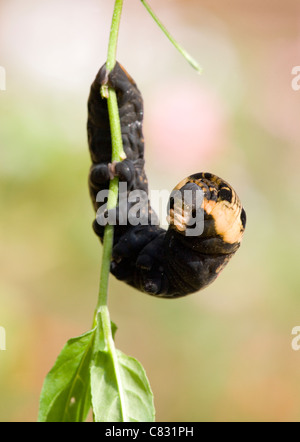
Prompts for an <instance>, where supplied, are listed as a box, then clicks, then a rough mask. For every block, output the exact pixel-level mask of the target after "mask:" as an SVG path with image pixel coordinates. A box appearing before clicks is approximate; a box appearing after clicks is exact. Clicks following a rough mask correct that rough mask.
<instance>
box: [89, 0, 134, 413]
mask: <svg viewBox="0 0 300 442" xmlns="http://www.w3.org/2000/svg"><path fill="white" fill-rule="evenodd" d="M122 7H123V0H116V1H115V7H114V13H113V18H112V24H111V31H110V37H109V44H108V54H107V61H106V70H107V72H110V71H111V70H112V69H113V68H114V66H115V63H116V52H117V42H118V34H119V27H120V19H121V13H122ZM99 93H100V91H99ZM101 93H102V95H104V96H106V97H107V107H108V115H109V122H110V132H111V142H112V158H111V161H112V162H114V161H121V160H122V159H124V158H125V157H126V156H125V153H124V150H123V142H122V133H121V125H120V117H119V109H118V101H117V95H116V92H115V91H114V89H112V88H110V87H109V88H108V90H107V91H106V92H105V93H104V94H103V91H101ZM118 187H119V179H118V178H117V177H115V178H114V179H113V180H111V181H110V184H109V194H108V201H107V209H108V210H111V209H113V208H115V207H116V206H117V202H118ZM113 239H114V227H113V226H111V225H107V226H106V227H105V230H104V238H103V252H102V264H101V275H100V286H99V296H98V302H97V307H96V312H95V317H94V325H95V324H96V323H97V315H98V314H100V315H101V320H102V325H103V333H104V339H105V343H106V346H107V350H108V352H109V353H110V356H111V359H112V361H113V366H114V372H115V377H116V380H117V385H118V388H119V398H120V403H121V413H122V420H123V422H126V421H128V417H127V413H126V404H125V398H124V392H123V388H122V380H121V375H120V372H119V366H118V360H117V358H118V357H117V352H116V348H115V344H114V340H113V336H112V330H111V321H110V315H109V310H108V307H107V295H108V283H109V273H110V263H111V254H112V247H113Z"/></svg>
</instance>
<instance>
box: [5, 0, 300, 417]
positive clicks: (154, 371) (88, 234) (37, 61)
mask: <svg viewBox="0 0 300 442" xmlns="http://www.w3.org/2000/svg"><path fill="white" fill-rule="evenodd" d="M113 3H114V2H113V0H110V1H108V0H90V1H89V2H86V1H84V0H72V1H71V0H64V1H58V0H51V1H50V0H44V1H41V0H40V1H38V0H27V1H26V2H24V1H21V0H0V65H1V66H3V67H4V68H5V70H6V91H0V181H1V186H0V199H1V217H0V232H1V233H0V234H1V241H0V326H1V327H4V328H5V330H6V348H7V349H6V351H0V420H1V421H35V420H36V418H37V411H38V401H39V394H40V390H41V387H42V383H43V380H44V377H45V375H46V373H47V372H48V371H49V369H50V368H51V366H52V365H53V363H54V361H55V359H56V357H57V355H58V354H59V352H60V350H61V349H62V347H63V345H64V344H65V342H66V341H67V339H69V338H71V337H73V336H77V335H79V334H81V333H82V332H84V331H86V330H88V329H89V328H90V326H91V322H92V316H93V311H94V307H95V305H96V300H97V292H98V284H99V273H100V262H101V246H100V244H99V242H98V240H97V238H96V236H95V235H94V233H93V231H92V228H91V224H92V221H93V217H94V213H93V209H92V205H91V202H90V199H89V194H88V188H87V175H88V170H89V165H90V159H89V153H88V147H87V137H86V118H87V110H86V102H87V97H88V93H89V87H90V84H91V82H92V81H93V79H94V77H95V75H96V73H97V71H98V69H99V67H100V66H101V65H102V64H103V62H104V61H105V58H106V51H107V43H108V35H109V27H110V22H111V15H112V10H113ZM151 5H152V7H153V8H154V9H155V11H156V13H157V14H158V16H159V17H160V18H161V20H162V21H163V22H164V24H165V25H166V26H167V28H168V29H169V30H170V31H171V33H172V34H173V35H174V36H175V37H176V38H177V40H179V41H180V42H181V43H182V45H183V46H184V47H185V48H186V49H187V50H188V51H189V52H190V53H191V54H192V55H193V56H194V57H195V58H196V59H198V61H199V62H200V64H201V65H202V66H203V68H204V72H203V74H202V75H201V76H198V75H197V73H195V72H194V71H193V70H192V69H191V68H190V66H189V65H188V64H187V63H186V62H185V61H184V60H183V59H182V58H181V56H180V55H179V54H178V53H177V52H176V51H175V49H174V48H173V46H171V45H170V43H169V41H168V40H167V39H166V38H165V37H164V36H163V34H162V33H161V32H160V30H159V29H158V28H157V27H156V25H155V23H154V22H153V21H152V19H151V18H150V16H149V15H148V14H147V12H146V10H145V9H144V8H143V6H142V5H141V4H140V2H139V1H138V0H135V1H134V0H130V1H126V0H125V2H124V13H123V17H122V23H121V30H120V43H119V48H118V59H119V60H120V62H121V63H122V64H123V65H124V66H125V67H126V69H127V70H128V71H129V72H130V73H131V75H132V76H133V77H134V78H135V80H136V81H137V83H138V85H139V88H140V89H141V91H142V93H143V96H144V100H145V126H144V135H145V139H146V161H147V164H146V171H147V175H148V178H149V182H150V187H151V188H152V189H168V190H169V191H171V190H172V188H173V187H174V186H175V185H176V184H177V183H178V182H179V181H180V180H181V179H183V178H184V177H186V176H188V175H189V174H191V173H196V172H200V171H210V172H212V173H215V174H217V175H220V176H221V177H222V178H224V179H225V180H228V181H229V182H230V183H231V184H232V185H233V187H234V188H235V189H236V191H237V192H238V194H239V196H240V198H241V200H242V202H243V204H244V207H245V209H246V212H247V222H248V223H247V229H246V233H245V237H244V241H243V244H242V247H241V249H240V250H239V251H238V253H237V255H236V256H235V257H234V259H233V260H232V262H231V263H230V264H229V265H228V267H227V268H226V269H225V270H224V272H223V273H222V274H221V275H220V277H219V278H218V280H217V281H216V282H215V283H214V284H213V285H212V286H211V287H209V288H207V289H206V290H204V291H202V292H200V293H197V294H193V295H191V296H188V297H186V298H185V299H179V300H173V301H170V300H162V299H155V298H152V297H150V296H147V295H144V294H141V293H139V292H137V291H135V290H134V289H131V288H130V287H127V286H125V285H123V284H122V283H119V282H118V281H116V280H115V279H113V278H111V284H110V295H109V308H110V313H111V318H112V320H113V321H114V322H115V323H116V324H117V325H118V332H117V335H116V344H117V347H118V348H119V349H121V350H122V351H123V352H125V353H127V354H129V355H131V356H134V357H136V358H137V359H138V360H139V361H140V362H141V363H142V364H143V366H144V368H145V369H146V372H147V375H148V378H149V380H150V383H151V386H152V389H153V392H154V397H155V405H156V411H157V421H254V420H257V421H298V420H299V418H300V351H299V352H296V351H293V350H292V347H291V341H292V335H291V331H292V328H293V327H295V326H297V325H300V293H299V292H300V284H299V261H300V259H299V246H300V237H299V220H300V208H299V197H298V193H297V192H298V190H299V187H300V180H299V157H300V151H299V143H300V124H299V118H300V91H295V90H293V88H292V79H293V76H292V75H291V71H292V68H293V67H294V66H298V65H300V25H299V23H300V21H299V7H300V4H299V1H298V0H286V1H285V2H284V3H283V2H282V1H279V0H264V1H258V0H244V1H241V0H228V1H226V2H224V1H222V0H202V1H197V0H182V1H179V0H165V1H163V2H162V1H159V0H152V1H151Z"/></svg>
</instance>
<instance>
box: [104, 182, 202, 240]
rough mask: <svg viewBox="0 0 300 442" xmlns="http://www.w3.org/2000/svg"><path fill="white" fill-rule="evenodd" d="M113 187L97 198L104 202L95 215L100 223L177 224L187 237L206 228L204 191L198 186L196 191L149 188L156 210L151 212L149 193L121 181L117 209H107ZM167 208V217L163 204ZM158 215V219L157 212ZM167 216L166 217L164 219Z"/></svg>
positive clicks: (164, 225)
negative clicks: (170, 191) (130, 187)
mask: <svg viewBox="0 0 300 442" xmlns="http://www.w3.org/2000/svg"><path fill="white" fill-rule="evenodd" d="M109 193H110V190H107V189H104V190H101V191H100V192H98V194H97V197H96V201H97V202H98V203H101V206H100V208H99V209H98V211H97V214H96V220H97V223H98V224H99V225H100V226H106V225H107V224H109V225H112V226H115V225H121V226H125V225H128V224H130V225H131V226H137V225H141V226H145V225H152V226H155V225H159V224H160V225H161V226H162V227H167V226H168V224H167V223H166V222H165V219H167V221H168V223H169V224H172V225H174V226H175V227H176V228H177V229H178V230H179V231H182V232H183V231H184V232H185V235H186V236H199V235H201V234H202V233H203V230H204V210H203V208H202V203H203V197H204V195H203V191H202V189H201V188H200V187H199V188H198V189H197V191H195V190H183V191H180V190H173V192H172V193H171V195H170V194H169V193H168V192H167V191H166V190H162V191H157V190H151V191H150V200H151V203H152V208H153V209H154V210H153V211H150V212H149V207H150V201H149V196H148V194H147V192H145V191H143V190H133V191H131V192H127V183H124V182H120V183H119V203H118V208H117V210H116V209H112V210H107V199H108V195H109ZM163 206H164V207H166V206H167V207H168V216H167V217H164V216H161V209H162V207H163ZM156 212H157V213H158V214H159V218H158V216H157V214H156ZM164 218H165V219H164Z"/></svg>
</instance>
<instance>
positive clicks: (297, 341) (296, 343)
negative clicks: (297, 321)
mask: <svg viewBox="0 0 300 442" xmlns="http://www.w3.org/2000/svg"><path fill="white" fill-rule="evenodd" d="M292 335H296V336H295V338H293V339H292V349H293V350H295V351H298V350H300V327H299V325H298V326H296V327H294V328H293V330H292Z"/></svg>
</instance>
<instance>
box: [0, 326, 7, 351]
mask: <svg viewBox="0 0 300 442" xmlns="http://www.w3.org/2000/svg"><path fill="white" fill-rule="evenodd" d="M0 350H6V332H5V328H4V327H0Z"/></svg>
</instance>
